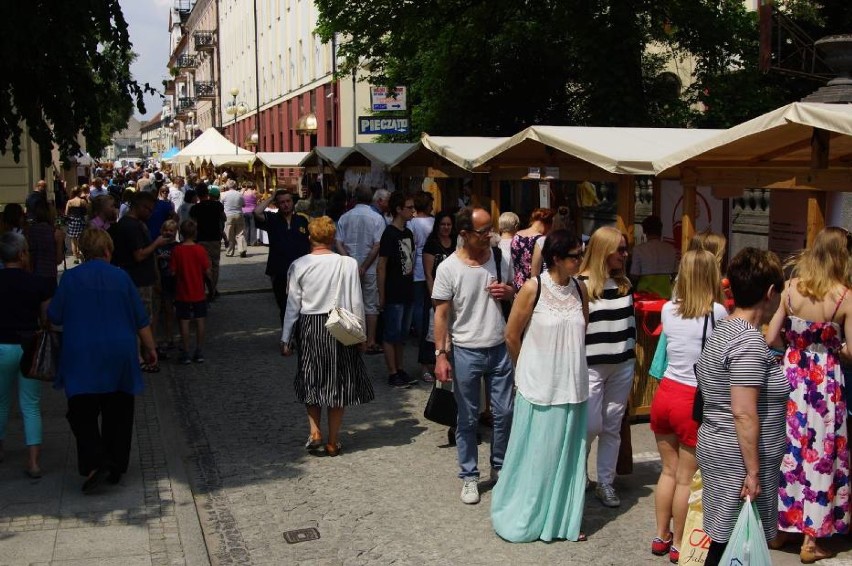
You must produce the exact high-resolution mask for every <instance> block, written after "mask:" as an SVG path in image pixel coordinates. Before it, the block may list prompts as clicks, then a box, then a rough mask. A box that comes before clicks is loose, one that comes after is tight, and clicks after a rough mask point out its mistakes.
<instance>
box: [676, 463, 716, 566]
mask: <svg viewBox="0 0 852 566" xmlns="http://www.w3.org/2000/svg"><path fill="white" fill-rule="evenodd" d="M703 492H704V480H703V479H702V478H701V470H698V471H697V472H695V475H694V476H692V484H691V485H690V486H689V511H687V513H686V522H685V523H684V525H683V539H682V540H681V543H680V558H679V559H678V562H677V563H678V564H679V565H680V566H684V565H687V564H688V565H689V566H696V565H698V564H704V560H705V559H706V558H707V551H708V550H710V537H709V536H707V533H705V532H704V505H702V503H701V496H702V495H703Z"/></svg>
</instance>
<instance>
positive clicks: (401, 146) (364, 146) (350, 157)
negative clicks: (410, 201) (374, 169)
mask: <svg viewBox="0 0 852 566" xmlns="http://www.w3.org/2000/svg"><path fill="white" fill-rule="evenodd" d="M419 147H420V144H419V143H359V144H355V146H354V147H353V148H352V151H351V152H349V153H348V154H347V155H346V157H345V158H344V159H342V160H341V161H340V162H339V165H338V166H339V167H346V166H349V165H365V166H370V165H373V166H379V167H382V168H385V169H393V168H394V167H396V166H397V165H398V164H399V162H400V161H402V160H403V159H405V158H406V157H408V156H409V155H411V154H412V153H414V152H415V151H417V149H418V148H419Z"/></svg>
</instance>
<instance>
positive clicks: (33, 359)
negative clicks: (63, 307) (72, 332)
mask: <svg viewBox="0 0 852 566" xmlns="http://www.w3.org/2000/svg"><path fill="white" fill-rule="evenodd" d="M59 345H60V336H59V333H58V332H55V331H53V330H49V329H41V330H38V331H36V332H35V333H34V334H33V335H32V337H31V338H30V339H29V340H25V341H24V344H23V350H24V351H23V354H22V355H21V363H20V369H21V374H23V376H24V377H29V378H30V379H37V380H39V381H53V380H54V379H55V378H56V372H57V370H58V368H59Z"/></svg>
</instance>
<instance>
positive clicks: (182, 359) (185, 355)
mask: <svg viewBox="0 0 852 566" xmlns="http://www.w3.org/2000/svg"><path fill="white" fill-rule="evenodd" d="M178 363H179V364H181V365H183V366H188V365H189V364H191V363H192V360H191V359H190V358H189V352H181V353H180V356H178Z"/></svg>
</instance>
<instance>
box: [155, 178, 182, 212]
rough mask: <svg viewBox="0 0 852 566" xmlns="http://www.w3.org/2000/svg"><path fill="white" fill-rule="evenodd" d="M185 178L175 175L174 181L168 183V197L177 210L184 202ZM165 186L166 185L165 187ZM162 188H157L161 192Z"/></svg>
mask: <svg viewBox="0 0 852 566" xmlns="http://www.w3.org/2000/svg"><path fill="white" fill-rule="evenodd" d="M183 183H184V179H183V177H175V179H174V181H173V182H172V183H171V184H169V185H168V189H167V191H166V192H167V195H168V199H169V200H170V201H171V203H172V207H173V208H174V209H175V210H176V211H177V210H180V207H181V205H182V204H183V201H184V198H185V189H184V186H183ZM163 188H165V187H163ZM160 190H161V189H157V192H158V193H159V192H160Z"/></svg>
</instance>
